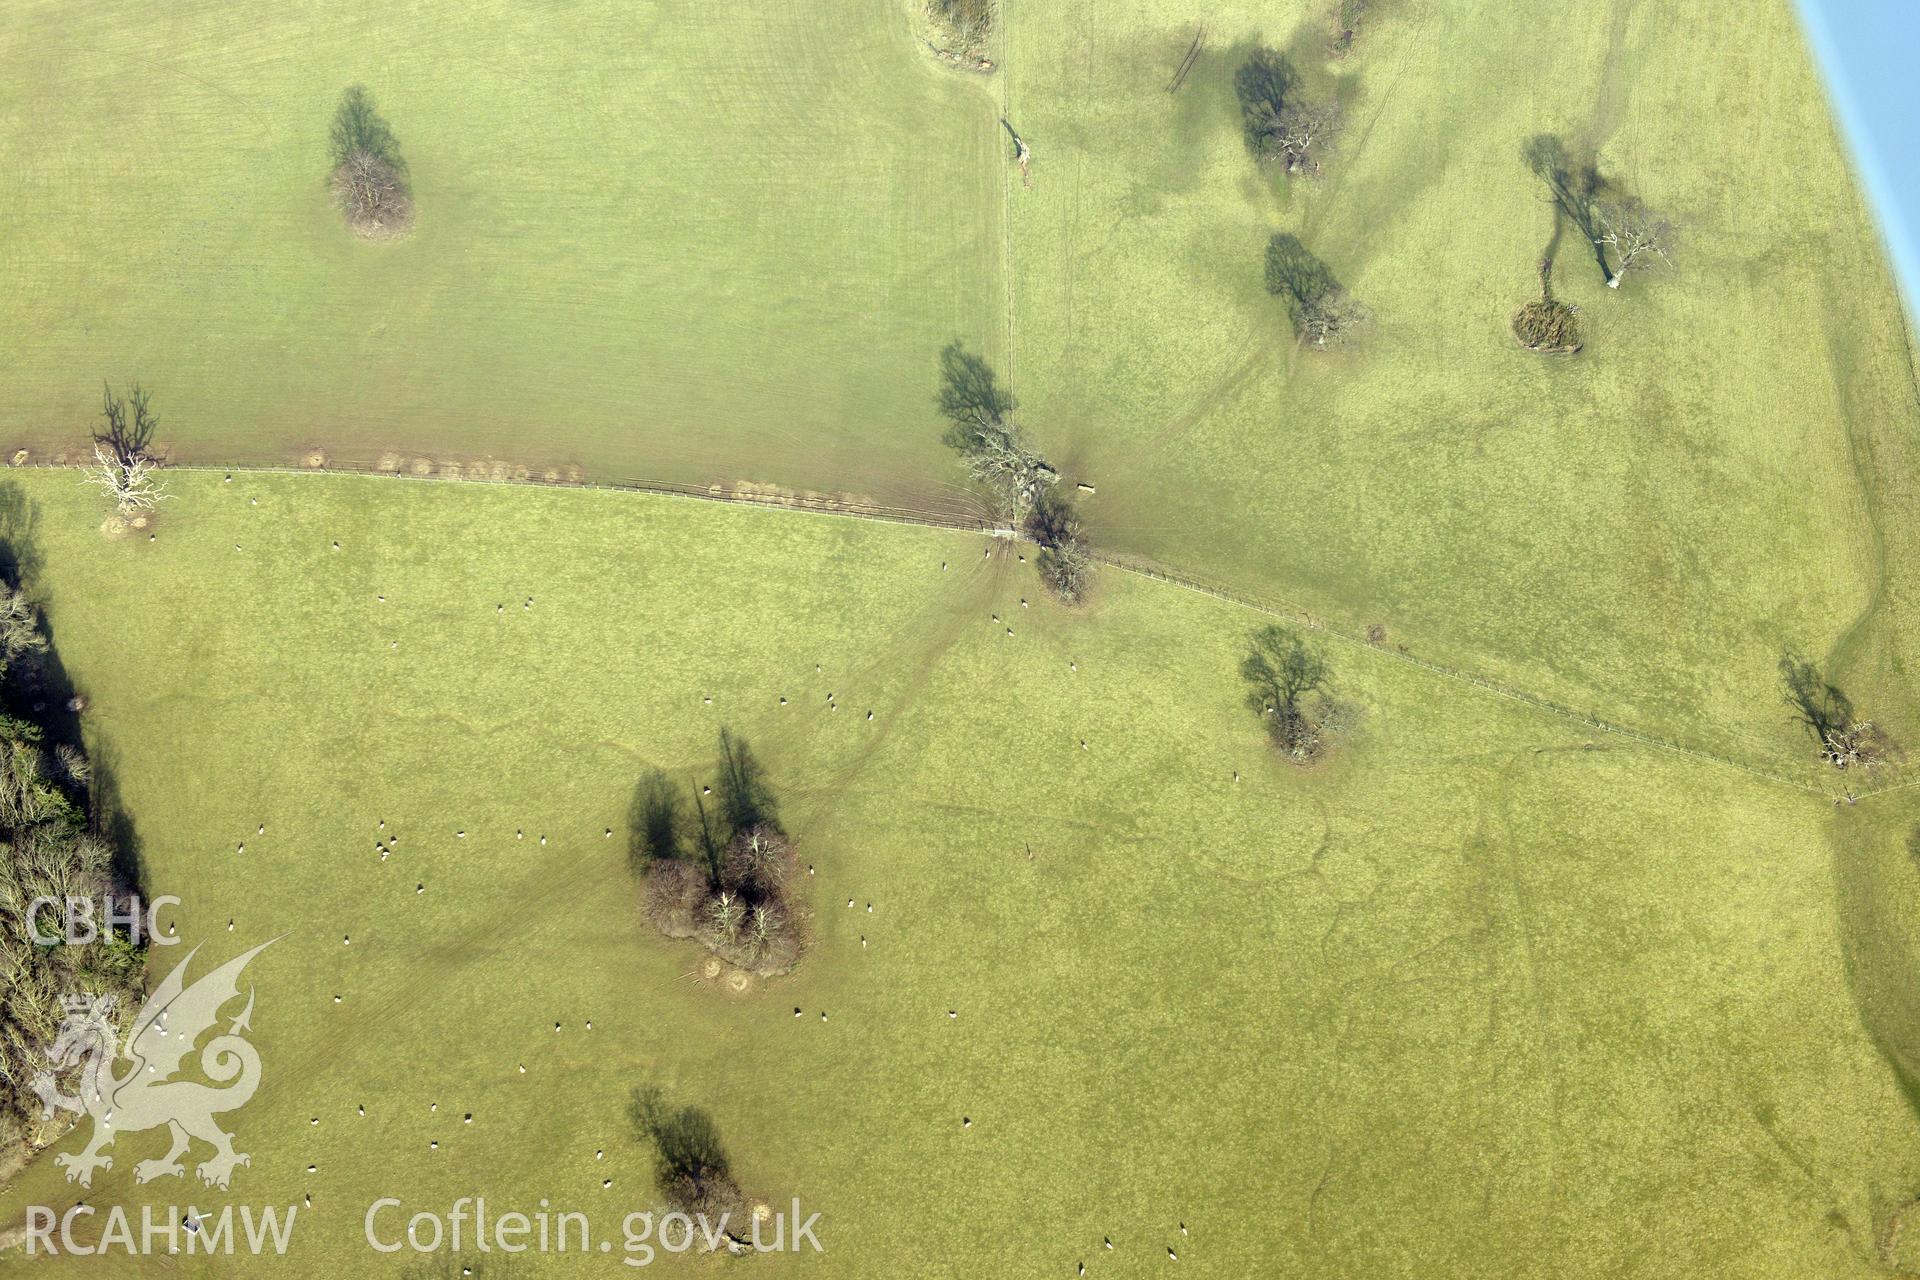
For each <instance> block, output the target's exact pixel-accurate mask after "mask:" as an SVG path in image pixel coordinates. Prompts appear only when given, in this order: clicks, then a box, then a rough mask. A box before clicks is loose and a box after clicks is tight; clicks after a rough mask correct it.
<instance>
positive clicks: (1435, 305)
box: [1004, 0, 1920, 760]
mask: <svg viewBox="0 0 1920 1280" xmlns="http://www.w3.org/2000/svg"><path fill="white" fill-rule="evenodd" d="M1328 7H1329V6H1327V5H1323V4H1317V3H1316V4H1313V5H1306V4H1292V5H1288V4H1281V5H1274V4H1265V3H1263V4H1257V5H1255V4H1228V5H1208V6H1205V13H1204V15H1203V14H1201V13H1199V12H1197V11H1195V10H1194V9H1192V8H1191V7H1182V6H1180V5H1177V4H1172V3H1166V2H1165V0H1137V2H1135V3H1127V4H1101V5H1094V4H1088V3H1082V2H1080V0H1022V2H1020V3H1012V4H1009V5H1008V6H1007V19H1008V21H1007V27H1008V31H1007V39H1008V41H1009V53H1008V56H1007V59H1006V68H1007V69H1006V76H1005V86H1004V92H1005V97H1006V102H1007V111H1008V114H1009V117H1010V118H1011V119H1013V120H1014V121H1015V122H1016V123H1017V124H1018V126H1019V127H1020V129H1021V132H1022V136H1023V137H1024V138H1026V139H1027V141H1028V142H1029V144H1030V146H1031V148H1032V153H1033V160H1032V179H1033V181H1032V185H1031V187H1030V188H1024V189H1015V190H1013V191H1012V192H1011V199H1010V201H1009V206H1008V207H1009V210H1010V243H1011V245H1012V246H1013V257H1012V259H1011V263H1010V280H1011V282H1012V290H1013V297H1014V317H1015V339H1016V340H1015V344H1014V348H1013V352H1012V358H1011V362H1010V367H1009V369H1008V371H1007V372H1008V375H1009V378H1010V381H1011V383H1012V386H1013V388H1014V390H1015V392H1016V393H1017V394H1018V395H1019V397H1020V399H1021V401H1022V405H1023V408H1024V411H1025V416H1026V420H1027V422H1028V423H1029V424H1031V425H1032V426H1033V428H1034V430H1035V431H1036V434H1037V436H1038V439H1039V442H1040V445H1041V447H1042V448H1044V449H1045V450H1046V451H1047V452H1048V455H1049V456H1050V457H1051V458H1053V459H1054V461H1055V462H1056V463H1057V464H1060V465H1061V466H1063V467H1064V468H1065V469H1066V470H1067V471H1068V472H1069V473H1070V474H1071V476H1072V478H1074V479H1076V480H1087V481H1091V482H1093V483H1095V484H1097V486H1098V489H1099V496H1098V498H1097V500H1095V501H1092V502H1089V503H1087V504H1085V515H1086V518H1087V520H1088V522H1089V525H1090V528H1091V532H1092V536H1093V537H1094V539H1095V540H1096V542H1098V543H1100V544H1102V545H1104V546H1106V547H1108V548H1109V549H1123V550H1126V551H1131V552H1135V553H1139V554H1144V555H1149V556H1152V557H1155V558H1157V559H1159V560H1160V561H1162V562H1165V563H1170V564H1174V565H1177V566H1179V567H1181V568H1182V569H1184V570H1187V571H1189V572H1195V573H1199V574H1201V575H1202V576H1205V577H1209V578H1211V579H1214V580H1216V581H1222V582H1225V583H1227V584H1230V585H1233V586H1236V587H1240V588H1247V589H1258V590H1264V591H1266V592H1268V593H1272V594H1276V595H1279V596H1282V597H1284V598H1286V599H1289V600H1292V601H1295V602H1297V603H1298V604H1300V605H1301V606H1302V607H1305V608H1308V609H1311V610H1313V611H1316V612H1319V613H1322V614H1324V615H1326V616H1327V617H1329V618H1333V619H1339V620H1341V621H1342V622H1343V623H1344V624H1345V625H1347V626H1348V627H1350V628H1351V629H1353V630H1355V631H1358V630H1361V629H1363V628H1365V627H1366V626H1368V625H1371V624H1375V623H1378V624H1382V625H1384V627H1385V628H1386V630H1387V632H1388V634H1389V635H1390V636H1392V637H1394V638H1395V639H1396V640H1405V641H1406V642H1408V643H1409V644H1410V645H1412V647H1413V648H1414V649H1415V650H1416V651H1420V652H1424V653H1426V654H1427V655H1428V656H1431V657H1437V658H1443V659H1448V660H1458V661H1461V662H1462V663H1464V664H1465V665H1468V666H1471V667H1473V668H1474V669H1476V670H1480V671H1483V672H1485V673H1486V674H1489V675H1494V676H1498V677H1500V678H1503V679H1506V680H1508V681H1511V682H1513V683H1515V684H1518V685H1520V686H1522V687H1526V688H1529V689H1533V690H1536V691H1539V692H1541V693H1544V694H1548V695H1550V696H1552V697H1555V698H1556V699H1558V700H1560V701H1562V702H1564V703H1567V704H1569V705H1572V706H1576V707H1581V708H1592V709H1596V710H1599V711H1601V712H1602V713H1603V714H1606V715H1609V716H1614V717H1617V718H1622V719H1626V720H1629V721H1632V722H1634V723H1638V724H1643V725H1646V726H1648V727H1653V728H1657V729H1658V731H1660V732H1663V733H1666V734H1668V735H1670V736H1675V737H1679V738H1682V739H1685V740H1688V741H1692V742H1696V743H1699V744H1702V745H1707V746H1711V747H1713V748H1714V749H1716V750H1721V751H1725V752H1728V753H1731V754H1735V755H1738V756H1740V757H1741V758H1743V759H1756V760H1757V759H1766V758H1771V757H1778V756H1780V755H1781V754H1782V753H1786V752H1791V751H1794V750H1797V749H1798V744H1797V743H1796V742H1795V741H1794V740H1793V735H1792V730H1791V729H1790V728H1789V727H1788V726H1787V725H1786V724H1785V723H1784V722H1783V721H1782V720H1781V718H1780V716H1779V714H1778V700H1777V696H1776V694H1775V692H1774V689H1773V683H1774V667H1775V663H1776V660H1777V658H1778V656H1779V654H1780V651H1781V650H1782V649H1783V648H1785V647H1794V648H1798V649H1801V650H1805V651H1808V652H1811V653H1814V654H1816V655H1825V654H1826V653H1828V652H1829V651H1830V650H1831V651H1832V652H1833V653H1834V655H1835V656H1836V658H1837V659H1839V666H1840V667H1841V668H1842V674H1843V679H1844V682H1845V683H1847V684H1848V687H1849V688H1853V689H1856V690H1859V691H1862V692H1860V693H1858V694H1857V695H1856V696H1858V697H1860V699H1861V700H1862V701H1863V702H1868V701H1871V702H1874V703H1876V704H1877V706H1878V707H1879V708H1880V713H1881V714H1882V715H1883V716H1884V717H1888V718H1897V719H1898V720H1899V721H1900V722H1901V723H1902V725H1903V726H1907V730H1906V731H1907V732H1908V733H1909V734H1912V733H1913V732H1914V730H1916V729H1920V716H1917V715H1916V713H1920V706H1916V705H1915V704H1914V702H1913V692H1912V690H1913V686H1912V682H1911V681H1910V680H1903V679H1900V678H1898V676H1897V670H1898V668H1899V666H1900V664H1901V663H1903V662H1905V663H1909V664H1910V663H1911V661H1912V655H1911V651H1910V649H1909V648H1908V647H1907V646H1908V644H1909V642H1908V641H1906V640H1904V639H1902V638H1901V637H1902V636H1903V635H1911V634H1913V627H1914V624H1915V622H1916V621H1920V620H1917V619H1915V618H1914V617H1913V616H1912V614H1911V612H1910V608H1911V606H1910V605H1908V604H1907V603H1905V600H1904V593H1901V592H1898V591H1895V590H1891V589H1889V585H1890V583H1891V582H1892V581H1893V580H1896V579H1897V578H1899V577H1900V576H1901V575H1910V574H1911V573H1912V572H1913V571H1914V566H1915V564H1916V558H1915V554H1914V551H1915V548H1914V546H1913V544H1912V542H1911V535H1910V534H1909V533H1908V532H1907V530H1909V529H1911V528H1912V527H1913V524H1914V521H1913V518H1912V516H1913V512H1914V510H1915V507H1914V491H1913V479H1912V477H1913V476H1914V475H1915V474H1916V472H1917V471H1920V457H1916V454H1915V452H1914V446H1913V440H1914V439H1915V433H1916V430H1920V409H1917V408H1916V394H1915V388H1914V383H1913V376H1912V367H1911V364H1910V351H1909V345H1908V339H1907V335H1906V331H1905V329H1904V326H1903V323H1902V319H1901V315H1900V310H1899V304H1898V301H1897V298H1896V295H1895V291H1894V288H1893V285H1892V282H1891V279H1890V276H1889V273H1888V270H1887V268H1886V265H1885V263H1884V261H1883V259H1882V256H1881V254H1880V252H1879V247H1878V245H1877V244H1876V242H1875V238H1874V234H1873V230H1872V224H1871V221H1870V219H1869V218H1868V217H1867V215H1866V212H1865V211H1864V210H1863V208H1862V207H1861V204H1860V200H1859V196H1858V194H1857V192H1856V190H1855V187H1854V185H1853V183H1852V182H1851V180H1850V177H1849V174H1848V172H1847V169H1846V167H1845V163H1844V158H1843V150H1842V147H1841V146H1840V143H1839V140H1838V139H1837V137H1836V136H1835V132H1834V129H1833V126H1832V124H1831V122H1830V121H1829V119H1828V116H1827V110H1826V104H1825V103H1824V101H1823V100H1822V97H1821V94H1820V90H1819V86H1818V83H1817V80H1816V77H1815V76H1814V74H1813V70H1812V67H1811V66H1810V63H1809V59H1808V55H1807V51H1806V48H1805V45H1804V42H1803V40H1802V38H1801V36H1800V34H1799V32H1798V31H1797V30H1796V29H1795V26H1794V22H1793V15H1792V6H1791V5H1790V4H1788V3H1785V0H1767V2H1766V3H1761V4H1747V3H1717V2H1716V3H1712V4H1707V5H1691V6H1684V7H1681V8H1675V7H1673V6H1661V5H1634V4H1627V3H1618V4H1613V3H1609V4H1589V5H1580V6H1575V7H1572V8H1568V9H1556V10H1555V11H1554V12H1553V13H1552V14H1551V15H1548V14H1544V13H1541V14H1529V15H1526V16H1520V15H1517V14H1516V13H1515V11H1514V9H1513V8H1512V6H1510V5H1505V4H1500V3H1472V2H1470V3H1460V4H1454V3H1449V4H1433V3H1427V2H1425V0H1381V3H1378V4H1375V5H1372V6H1370V7H1369V9H1368V12H1367V14H1366V15H1365V17H1364V18H1363V19H1362V23H1361V25H1360V27H1359V29H1358V31H1357V34H1356V38H1355V40H1354V42H1353V44H1352V46H1351V48H1350V49H1348V50H1347V52H1345V53H1344V54H1342V55H1339V56H1337V57H1336V56H1334V55H1332V54H1330V53H1329V52H1328V47H1327V46H1328V41H1327V37H1326V28H1325V25H1324V23H1323V21H1322V19H1323V18H1324V14H1325V11H1326V10H1327V9H1328ZM1202 18H1204V26H1205V33H1204V35H1205V38H1204V42H1203V47H1202V49H1201V52H1200V53H1199V55H1198V57H1197V59H1196V60H1195V61H1194V62H1193V64H1192V66H1191V68H1190V70H1189V71H1188V72H1187V74H1186V76H1185V79H1184V81H1183V82H1182V83H1181V86H1180V88H1179V90H1178V91H1177V92H1175V93H1169V92H1167V85H1168V83H1169V80H1170V79H1171V78H1172V77H1173V76H1174V74H1175V72H1176V71H1177V70H1178V69H1179V68H1180V67H1181V66H1182V65H1183V63H1184V60H1185V58H1186V56H1187V54H1188V51H1189V50H1190V48H1191V46H1192V44H1193V41H1194V38H1195V34H1196V28H1197V27H1198V26H1199V25H1200V23H1201V20H1202ZM1262 44H1267V45H1272V46H1275V47H1277V48H1279V49H1280V50H1282V51H1284V52H1286V53H1287V54H1288V56H1289V57H1290V59H1291V61H1292V63H1293V65H1294V66H1295V67H1296V68H1297V70H1298V72H1299V75H1300V79H1301V82H1302V85H1303V88H1302V90H1301V92H1302V93H1303V94H1308V95H1315V96H1322V95H1332V96H1336V97H1337V98H1338V99H1339V100H1340V101H1341V102H1342V103H1343V106H1344V115H1345V121H1346V124H1345V127H1344V129H1343V130H1342V131H1341V132H1340V134H1339V135H1338V136H1337V138H1336V141H1335V145H1334V148H1333V149H1332V150H1331V151H1330V152H1328V153H1327V155H1326V156H1325V159H1324V169H1323V172H1322V174H1321V176H1319V177H1318V178H1299V177H1288V176H1286V175H1285V174H1284V173H1283V172H1281V171H1279V170H1278V169H1277V168H1276V167H1273V166H1269V167H1268V168H1267V169H1265V170H1262V169H1260V168H1259V167H1257V166H1256V165H1255V163H1254V162H1253V160H1252V159H1251V158H1250V157H1249V155H1248V153H1247V148H1246V146H1245V145H1244V144H1243V141H1242V137H1241V120H1240V113H1239V108H1238V107H1237V105H1236V103H1235V97H1234V87H1233V78H1234V74H1235V71H1236V69H1237V68H1238V67H1239V66H1241V65H1242V64H1243V63H1244V62H1245V61H1246V60H1247V59H1248V58H1249V57H1250V56H1251V54H1252V52H1253V50H1255V49H1256V48H1258V47H1259V46H1260V45H1262ZM1542 133H1552V134H1557V135H1559V136H1560V137H1561V138H1562V139H1564V140H1566V142H1567V144H1568V145H1569V146H1570V147H1571V148H1573V149H1574V150H1575V151H1578V152H1580V153H1582V154H1592V155H1594V156H1595V157H1596V158H1597V164H1598V168H1599V171H1600V173H1601V175H1602V177H1603V178H1606V179H1608V180H1609V181H1610V182H1612V183H1613V184H1615V186H1616V187H1617V188H1618V189H1620V190H1624V191H1626V192H1628V193H1632V194H1637V195H1638V196H1640V197H1641V198H1643V199H1645V200H1646V201H1647V202H1648V203H1650V204H1652V205H1654V206H1656V207H1658V208H1659V209H1661V210H1662V211H1664V212H1666V213H1668V214H1669V215H1671V216H1673V217H1674V218H1676V219H1677V220H1678V221H1679V222H1680V223H1681V224H1682V227H1683V232H1682V240H1681V243H1680V246H1679V248H1678V249H1677V251H1676V254H1675V267H1674V269H1673V270H1672V271H1671V272H1652V273H1646V274H1635V275H1632V276H1630V277H1628V279H1627V280H1626V282H1625V283H1624V284H1623V286H1622V287H1621V288H1620V289H1618V290H1611V289H1608V288H1606V287H1605V281H1604V278H1603V276H1602V274H1601V272H1600V271H1599V269H1598V267H1597V265H1596V263H1595V261H1594V256H1593V252H1592V250H1591V248H1590V247H1588V246H1586V245H1584V244H1583V243H1582V241H1581V236H1580V233H1579V231H1578V230H1577V229H1575V228H1574V227H1572V226H1566V227H1563V228H1562V230H1561V232H1560V234H1559V236H1558V238H1557V242H1555V237H1554V228H1555V213H1554V208H1553V206H1552V205H1551V204H1550V203H1549V202H1548V200H1547V198H1546V195H1547V193H1546V188H1545V187H1544V186H1543V185H1542V184H1541V183H1540V182H1539V181H1538V180H1537V179H1536V178H1535V176H1534V175H1533V174H1532V173H1530V172H1529V171H1528V168H1527V166H1526V164H1525V163H1524V162H1523V160H1522V155H1521V152H1522V148H1523V146H1524V145H1525V144H1526V143H1527V141H1528V139H1529V138H1531V137H1533V136H1534V135H1537V134H1542ZM1276 232H1285V233H1288V234H1291V235H1295V236H1298V237H1299V238H1300V240H1302V241H1303V242H1304V243H1305V245H1306V246H1307V248H1308V249H1310V250H1311V251H1312V252H1314V253H1315V254H1317V255H1318V256H1319V257H1320V258H1321V259H1323V260H1324V261H1325V262H1326V264H1327V265H1328V267H1329V268H1330V269H1331V271H1332V272H1333V274H1334V275H1335V276H1336V277H1337V278H1338V280H1339V281H1340V282H1341V284H1343V285H1344V286H1345V287H1346V289H1348V290H1349V291H1350V292H1351V294H1352V295H1353V296H1354V297H1356V298H1358V299H1360V300H1362V301H1364V302H1365V303H1366V305H1367V307H1368V309H1369V311H1370V312H1371V313H1372V322H1371V327H1370V330H1369V331H1368V332H1367V334H1366V335H1365V336H1363V337H1361V338H1359V339H1358V340H1357V341H1356V344H1355V345H1354V346H1353V347H1352V348H1351V349H1349V350H1347V351H1343V352H1339V353H1334V354H1331V355H1326V354H1322V353H1318V352H1313V351H1310V350H1307V349H1305V348H1303V347H1302V346H1301V345H1299V344H1297V343H1296V341H1295V339H1294V336H1293V333H1292V331H1291V328H1290V326H1289V322H1288V316H1287V311H1286V308H1285V307H1284V306H1283V305H1282V304H1281V303H1280V301H1279V300H1278V299H1276V298H1273V297H1271V296H1269V295H1268V294H1267V292H1266V291H1265V289H1264V287H1263V280H1262V274H1261V271H1262V254H1263V252H1264V251H1265V248H1266V246H1267V243H1268V240H1269V237H1270V236H1271V235H1273V234H1274V233H1276ZM1549 251H1551V252H1552V254H1553V256H1554V258H1555V263H1556V265H1555V271H1554V289H1555V293H1556V296H1558V297H1559V298H1561V299H1562V300H1564V301H1567V302H1570V303H1573V304H1575V305H1577V306H1579V308H1580V319H1581V322H1582V328H1583V330H1584V334H1583V336H1584V340H1585V343H1586V345H1585V349H1584V350H1583V351H1582V352H1581V353H1580V354H1579V355H1578V356H1577V357H1570V358H1554V359H1544V358H1541V357H1539V356H1536V355H1532V354H1529V353H1527V352H1524V351H1522V350H1520V349H1519V348H1518V347H1517V346H1516V344H1515V343H1514V340H1513V337H1512V335H1511V331H1510V329H1509V320H1510V318H1511V316H1512V314H1513V312H1514V310H1515V309H1516V308H1517V307H1519V306H1520V305H1521V304H1522V303H1524V302H1527V301H1529V300H1530V299H1533V298H1537V297H1538V296H1539V282H1538V278H1537V272H1538V267H1539V264H1540V261H1541V259H1542V257H1543V256H1545V255H1546V254H1548V253H1549Z"/></svg>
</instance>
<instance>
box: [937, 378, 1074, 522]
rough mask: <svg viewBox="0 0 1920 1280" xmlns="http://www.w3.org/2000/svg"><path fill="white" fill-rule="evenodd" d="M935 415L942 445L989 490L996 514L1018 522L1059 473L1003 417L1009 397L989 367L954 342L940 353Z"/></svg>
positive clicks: (1011, 404) (1010, 409)
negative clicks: (944, 423) (943, 423)
mask: <svg viewBox="0 0 1920 1280" xmlns="http://www.w3.org/2000/svg"><path fill="white" fill-rule="evenodd" d="M940 378H941V385H940V394H939V396H938V397H937V400H936V402H937V403H938V404H939V406H940V413H941V415H942V416H943V417H945V418H946V419H947V420H948V421H949V422H951V423H952V424H953V425H951V426H950V427H948V428H947V435H946V442H947V444H948V446H950V447H951V448H953V449H956V450H958V451H959V453H960V462H961V465H962V466H964V467H965V468H966V469H967V474H968V475H970V476H972V477H973V478H974V479H975V480H977V481H979V482H980V483H981V484H982V485H983V486H985V487H986V488H987V490H988V491H989V492H991V493H992V494H993V495H994V497H995V499H996V505H997V506H998V507H999V508H1000V513H1001V514H1002V515H1004V516H1008V517H1011V518H1014V519H1019V518H1021V517H1022V516H1024V515H1025V513H1026V512H1027V511H1028V510H1029V509H1031V508H1032V506H1033V504H1034V503H1035V502H1036V501H1038V499H1039V496H1040V494H1041V493H1042V492H1043V491H1044V490H1046V489H1047V488H1048V487H1049V486H1051V485H1053V484H1056V483H1058V481H1059V479H1060V473H1059V472H1057V471H1055V470H1054V469H1053V467H1052V466H1050V465H1049V464H1048V462H1047V460H1046V459H1045V458H1043V457H1041V456H1040V454H1039V451H1038V450H1036V449H1034V447H1033V446H1032V445H1031V444H1029V443H1028V442H1027V436H1026V432H1025V431H1023V430H1021V428H1020V426H1019V424H1017V423H1015V422H1014V421H1013V420H1012V419H1011V418H1010V417H1009V416H1008V415H1009V414H1011V413H1012V412H1013V409H1014V399H1013V397H1012V396H1011V395H1009V394H1007V393H1006V392H1005V391H1003V390H1002V389H1001V387H1000V384H999V380H998V379H997V378H996V377H995V376H994V372H993V369H992V367H991V366H990V365H988V364H987V362H986V361H985V360H982V359H981V358H980V357H979V356H976V355H973V354H971V353H970V352H968V351H967V350H966V349H965V348H964V347H962V346H961V345H960V344H959V343H958V342H954V343H950V344H948V346H947V347H946V349H945V350H943V351H942V352H941V353H940Z"/></svg>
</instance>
